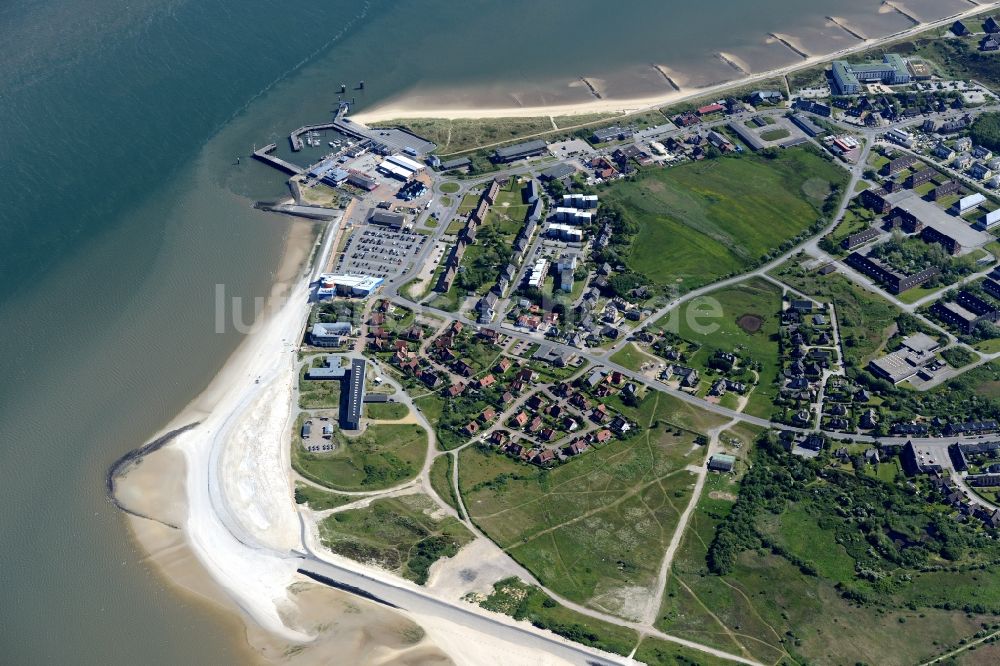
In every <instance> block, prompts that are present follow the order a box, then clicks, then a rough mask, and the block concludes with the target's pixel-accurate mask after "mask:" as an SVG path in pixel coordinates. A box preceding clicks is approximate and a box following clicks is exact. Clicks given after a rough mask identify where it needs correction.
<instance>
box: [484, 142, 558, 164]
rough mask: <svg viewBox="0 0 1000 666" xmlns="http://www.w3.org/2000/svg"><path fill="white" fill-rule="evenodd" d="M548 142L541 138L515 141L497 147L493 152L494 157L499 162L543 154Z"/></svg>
mask: <svg viewBox="0 0 1000 666" xmlns="http://www.w3.org/2000/svg"><path fill="white" fill-rule="evenodd" d="M546 147H547V144H546V143H545V142H544V141H542V140H541V139H535V140H534V141H525V142H524V143H515V144H514V145H513V146H505V147H503V148H497V149H496V151H494V153H493V159H494V160H495V161H497V162H513V161H515V160H521V159H525V158H527V157H533V156H535V155H541V154H542V153H544V152H545V150H546Z"/></svg>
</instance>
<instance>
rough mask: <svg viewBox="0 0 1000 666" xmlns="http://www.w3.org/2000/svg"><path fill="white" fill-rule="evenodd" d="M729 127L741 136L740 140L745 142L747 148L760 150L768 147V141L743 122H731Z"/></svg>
mask: <svg viewBox="0 0 1000 666" xmlns="http://www.w3.org/2000/svg"><path fill="white" fill-rule="evenodd" d="M729 129H730V130H732V131H733V133H735V134H736V136H738V137H739V138H740V141H742V142H743V143H745V144H746V146H747V148H749V149H750V150H753V151H758V150H761V149H762V148H765V147H767V142H766V141H764V140H762V139H761V138H760V137H759V136H757V134H756V133H755V132H751V131H750V128H749V127H747V126H746V125H744V124H743V123H742V122H735V121H734V122H730V123H729Z"/></svg>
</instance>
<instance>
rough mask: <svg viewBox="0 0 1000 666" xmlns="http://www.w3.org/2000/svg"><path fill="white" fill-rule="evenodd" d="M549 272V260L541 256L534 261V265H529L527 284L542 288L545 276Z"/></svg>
mask: <svg viewBox="0 0 1000 666" xmlns="http://www.w3.org/2000/svg"><path fill="white" fill-rule="evenodd" d="M548 274H549V261H548V259H545V258H542V259H539V260H538V261H536V262H535V265H534V266H532V267H531V273H530V274H529V275H528V286H529V287H537V288H539V289H541V288H542V285H543V284H544V283H545V276H546V275H548Z"/></svg>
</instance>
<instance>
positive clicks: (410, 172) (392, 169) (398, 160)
mask: <svg viewBox="0 0 1000 666" xmlns="http://www.w3.org/2000/svg"><path fill="white" fill-rule="evenodd" d="M378 168H379V170H380V171H382V172H383V173H385V174H387V175H389V176H392V177H394V178H399V179H400V180H409V179H410V178H413V177H414V176H415V175H417V174H418V173H420V172H421V171H423V170H424V165H422V164H420V163H419V162H415V161H413V160H411V159H410V158H409V157H404V156H403V155H390V156H389V157H387V158H385V159H384V160H382V163H381V164H379V165H378Z"/></svg>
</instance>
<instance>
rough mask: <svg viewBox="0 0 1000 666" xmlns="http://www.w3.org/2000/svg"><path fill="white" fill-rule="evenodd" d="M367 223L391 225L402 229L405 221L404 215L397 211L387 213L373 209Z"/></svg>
mask: <svg viewBox="0 0 1000 666" xmlns="http://www.w3.org/2000/svg"><path fill="white" fill-rule="evenodd" d="M368 223H369V224H377V225H379V226H383V227H391V228H393V229H402V228H403V225H404V224H405V223H406V216H405V215H400V214H399V213H387V212H386V211H384V210H373V211H372V214H371V215H369V216H368Z"/></svg>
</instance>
